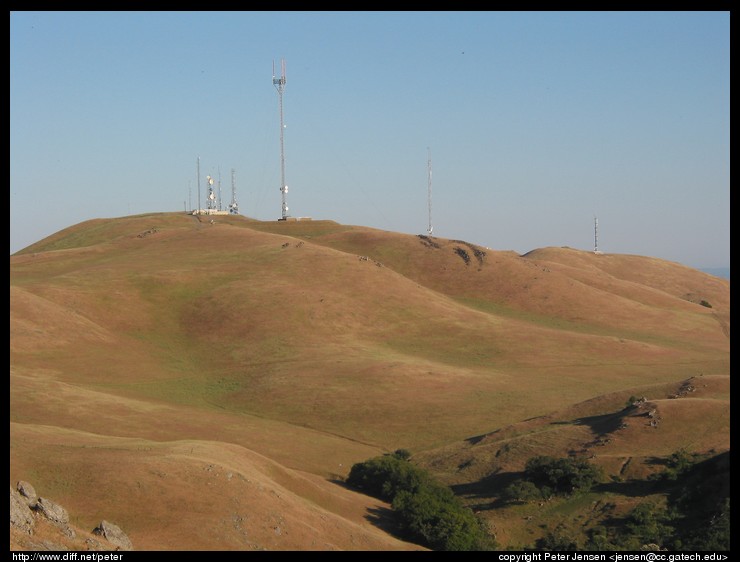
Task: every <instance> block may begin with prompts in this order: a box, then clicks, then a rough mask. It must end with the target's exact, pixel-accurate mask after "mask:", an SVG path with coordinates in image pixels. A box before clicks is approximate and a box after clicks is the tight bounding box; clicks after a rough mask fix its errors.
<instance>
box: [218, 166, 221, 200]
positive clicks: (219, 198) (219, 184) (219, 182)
mask: <svg viewBox="0 0 740 562" xmlns="http://www.w3.org/2000/svg"><path fill="white" fill-rule="evenodd" d="M218 210H219V211H220V210H221V166H220V165H219V167H218Z"/></svg>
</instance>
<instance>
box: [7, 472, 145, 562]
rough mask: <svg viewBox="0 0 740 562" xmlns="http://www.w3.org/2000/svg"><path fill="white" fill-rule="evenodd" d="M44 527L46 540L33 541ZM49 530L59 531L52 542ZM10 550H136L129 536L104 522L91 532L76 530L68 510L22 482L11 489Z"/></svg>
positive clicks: (43, 538)
mask: <svg viewBox="0 0 740 562" xmlns="http://www.w3.org/2000/svg"><path fill="white" fill-rule="evenodd" d="M41 528H43V529H44V532H43V533H42V534H43V537H38V538H37V539H34V537H35V535H36V534H37V533H38V532H39V530H40V529H41ZM48 529H52V530H53V529H56V530H55V531H53V532H52V533H51V536H52V538H51V539H50V538H49V531H48ZM54 533H56V539H55V538H54ZM78 535H81V536H78ZM22 537H27V538H25V539H24V538H22ZM10 549H11V550H133V545H132V543H131V540H130V539H129V538H128V536H127V535H126V533H124V532H123V531H122V530H121V529H120V528H119V527H118V526H117V525H115V524H113V523H110V522H109V521H105V520H103V521H101V522H100V524H99V525H98V526H97V527H95V528H94V529H93V530H92V531H91V532H85V531H76V530H75V529H74V528H73V527H72V526H71V525H70V523H69V514H68V513H67V510H66V509H64V508H63V507H62V506H61V505H59V504H57V503H55V502H53V501H51V500H49V499H47V498H44V497H40V496H38V495H37V494H36V490H34V488H33V486H31V484H29V483H28V482H24V481H19V482H18V483H17V485H16V487H15V489H14V488H13V487H12V486H11V487H10Z"/></svg>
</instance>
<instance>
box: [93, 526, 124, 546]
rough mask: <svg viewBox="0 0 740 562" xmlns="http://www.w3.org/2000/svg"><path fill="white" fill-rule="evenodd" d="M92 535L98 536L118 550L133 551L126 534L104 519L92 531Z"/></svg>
mask: <svg viewBox="0 0 740 562" xmlns="http://www.w3.org/2000/svg"><path fill="white" fill-rule="evenodd" d="M93 534H94V535H100V536H101V537H103V538H104V539H105V540H107V541H108V542H109V543H111V544H114V545H116V546H117V547H118V548H119V550H133V545H132V544H131V541H130V540H129V538H128V537H127V536H126V533H124V532H123V531H121V529H120V528H119V527H118V526H117V525H114V524H113V523H109V522H108V521H106V520H105V519H104V520H103V521H101V522H100V525H98V526H97V527H95V528H94V529H93Z"/></svg>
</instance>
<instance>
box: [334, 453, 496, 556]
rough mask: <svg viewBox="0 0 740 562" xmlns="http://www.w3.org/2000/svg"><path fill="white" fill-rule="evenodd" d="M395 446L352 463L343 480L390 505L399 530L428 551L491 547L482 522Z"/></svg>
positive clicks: (492, 545) (493, 542)
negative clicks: (388, 452)
mask: <svg viewBox="0 0 740 562" xmlns="http://www.w3.org/2000/svg"><path fill="white" fill-rule="evenodd" d="M409 457H410V453H409V452H408V451H406V450H405V449H399V450H398V451H396V452H395V453H393V454H390V455H382V456H379V457H374V458H372V459H369V460H367V461H364V462H361V463H357V464H355V465H353V466H352V469H351V470H350V473H349V476H348V477H347V483H348V484H349V485H351V486H353V487H355V488H357V489H360V490H362V491H363V492H365V493H366V494H368V495H371V496H373V497H376V498H379V499H382V500H385V501H387V502H390V503H391V507H392V508H393V511H394V512H395V513H396V514H397V515H398V520H399V523H400V527H401V533H402V534H404V535H406V536H407V537H408V538H409V539H410V540H413V541H416V542H419V543H420V544H423V545H424V546H427V547H429V548H431V549H433V550H455V551H472V550H495V546H496V545H495V541H494V539H493V537H492V535H491V534H490V533H489V532H488V529H487V528H486V526H485V524H484V522H483V521H482V520H481V519H479V518H478V517H476V515H475V514H474V513H473V512H472V511H471V510H470V509H469V508H467V507H465V506H464V505H463V504H462V503H461V502H460V500H459V499H458V498H457V496H455V494H454V493H453V492H452V490H451V489H450V488H449V487H447V486H444V485H442V484H440V483H438V482H436V481H435V480H434V479H433V478H432V477H431V476H430V475H429V473H427V472H426V471H424V470H423V469H421V468H418V467H416V466H414V465H413V464H411V463H410V462H409V461H408V459H409Z"/></svg>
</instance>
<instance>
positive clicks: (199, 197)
mask: <svg viewBox="0 0 740 562" xmlns="http://www.w3.org/2000/svg"><path fill="white" fill-rule="evenodd" d="M198 214H200V156H198Z"/></svg>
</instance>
